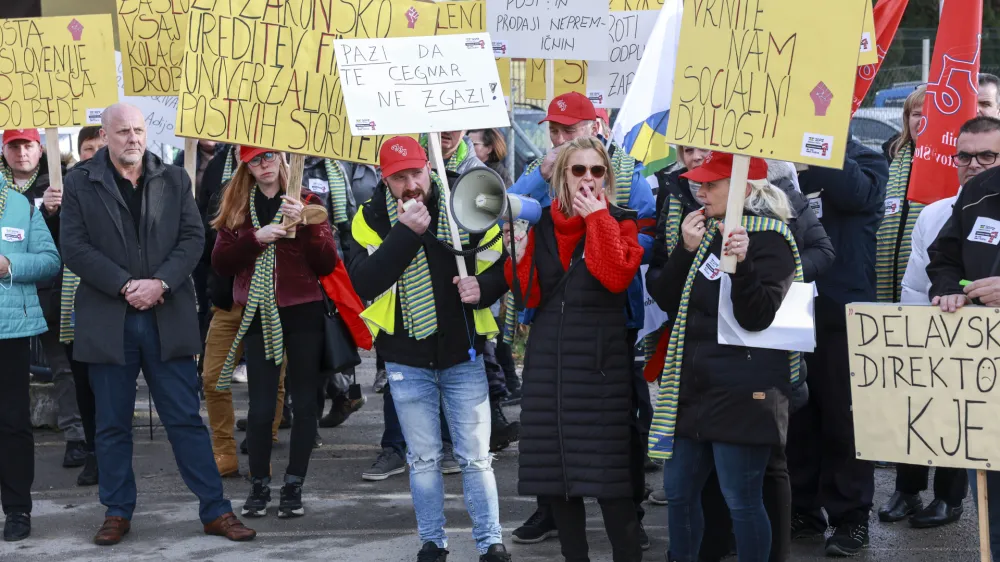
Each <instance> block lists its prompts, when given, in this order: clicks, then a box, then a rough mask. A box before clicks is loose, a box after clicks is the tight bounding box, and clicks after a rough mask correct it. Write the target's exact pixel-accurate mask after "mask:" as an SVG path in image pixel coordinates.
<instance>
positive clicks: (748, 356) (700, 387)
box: [647, 231, 795, 445]
mask: <svg viewBox="0 0 1000 562" xmlns="http://www.w3.org/2000/svg"><path fill="white" fill-rule="evenodd" d="M721 246H722V237H721V236H718V235H717V236H716V238H715V240H714V241H713V242H712V245H711V246H710V248H709V252H710V254H714V255H715V256H720V250H721ZM693 261H694V253H693V252H689V251H687V250H686V249H685V248H684V245H683V243H678V245H677V248H676V249H675V250H674V251H673V252H672V253H671V254H670V258H669V260H668V261H667V264H666V266H665V267H664V271H663V275H662V276H661V277H660V278H659V279H657V280H656V282H655V283H653V284H649V285H647V288H648V290H649V294H650V296H651V297H653V299H654V300H656V303H657V304H658V305H659V306H660V308H662V309H663V310H664V311H665V312H666V313H667V314H669V315H670V318H675V317H676V316H677V311H678V308H679V306H680V301H681V293H682V290H683V287H684V281H685V278H686V277H687V274H688V271H689V270H690V268H691V264H692V262H693ZM794 274H795V259H794V257H793V255H792V251H791V248H790V247H789V245H788V242H786V241H785V238H784V237H783V236H782V235H781V234H778V233H776V232H769V231H768V232H758V233H751V234H750V246H749V249H748V253H747V257H746V259H745V260H744V261H743V263H741V264H739V265H738V266H737V268H736V273H735V274H734V275H732V276H731V279H732V300H733V312H734V315H735V317H736V321H737V322H739V323H740V325H741V326H742V327H743V328H744V329H745V330H750V331H760V330H764V329H766V328H767V327H769V326H770V325H771V322H773V321H774V316H775V314H776V313H777V311H778V308H779V307H780V306H781V302H782V301H783V300H784V298H785V294H786V293H787V292H788V288H789V287H790V286H791V283H792V280H793V276H794ZM719 283H720V281H719V279H718V278H716V280H714V281H711V280H709V279H708V278H707V277H706V276H705V275H703V274H702V273H700V272H699V273H697V275H696V277H695V281H694V284H693V286H692V289H691V295H690V300H689V302H688V309H687V330H686V337H685V340H684V359H683V363H682V366H681V387H680V396H679V402H678V410H677V426H676V433H675V436H676V437H686V438H691V439H697V440H699V441H717V442H721V443H736V444H744V445H779V444H783V443H784V442H785V436H786V434H787V428H788V397H789V395H790V394H791V390H792V389H791V385H790V383H789V376H790V371H789V364H788V352H786V351H780V350H773V349H758V348H753V349H751V348H747V347H740V346H731V345H721V344H719V343H718V311H719Z"/></svg>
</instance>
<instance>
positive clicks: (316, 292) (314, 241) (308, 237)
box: [212, 190, 337, 308]
mask: <svg viewBox="0 0 1000 562" xmlns="http://www.w3.org/2000/svg"><path fill="white" fill-rule="evenodd" d="M302 198H303V200H304V201H305V202H306V203H307V204H308V203H316V202H317V201H318V199H317V198H316V196H315V195H313V194H311V193H307V192H306V191H305V190H303V191H302ZM255 233H256V229H255V228H254V227H253V223H252V222H251V221H250V215H249V213H248V214H247V218H246V220H245V221H243V225H242V226H240V227H239V228H238V229H236V230H235V231H233V230H230V229H228V228H223V229H221V230H219V236H218V238H216V240H215V248H214V249H213V250H212V267H214V268H215V270H216V272H218V273H219V275H226V276H232V277H234V278H235V279H234V280H233V301H234V302H236V303H238V304H240V305H242V306H245V305H246V304H247V295H248V294H249V292H250V278H251V277H253V270H254V265H255V264H256V262H257V256H259V255H260V254H261V253H262V252H263V251H264V250H265V249H266V248H267V246H266V245H264V244H261V243H259V242H257V238H256V237H255V236H254V234H255ZM275 247H276V250H277V261H276V264H275V268H274V271H275V282H274V290H275V295H276V296H277V298H278V306H279V307H281V308H283V307H286V306H294V305H297V304H305V303H307V302H316V301H319V300H322V299H323V293H322V289H321V287H320V283H319V278H320V277H323V276H324V275H329V274H330V273H331V272H332V271H333V268H334V267H335V266H336V265H337V246H336V243H335V242H334V240H333V232H332V231H331V230H330V224H329V222H327V221H323V222H322V223H320V224H314V225H310V226H299V227H298V228H297V229H296V231H295V238H285V239H282V240H278V241H277V242H276V243H275Z"/></svg>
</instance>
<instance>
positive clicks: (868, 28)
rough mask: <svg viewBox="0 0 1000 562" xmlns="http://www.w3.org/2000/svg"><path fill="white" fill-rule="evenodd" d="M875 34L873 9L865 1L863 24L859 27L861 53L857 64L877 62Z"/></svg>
mask: <svg viewBox="0 0 1000 562" xmlns="http://www.w3.org/2000/svg"><path fill="white" fill-rule="evenodd" d="M876 39H877V38H876V36H875V11H874V9H873V7H872V5H871V4H870V3H865V24H864V27H862V28H861V55H860V56H859V57H858V66H865V65H867V64H875V63H877V62H878V45H877V44H876Z"/></svg>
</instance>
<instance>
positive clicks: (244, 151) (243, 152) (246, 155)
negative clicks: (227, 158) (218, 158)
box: [240, 145, 277, 164]
mask: <svg viewBox="0 0 1000 562" xmlns="http://www.w3.org/2000/svg"><path fill="white" fill-rule="evenodd" d="M265 152H277V151H275V150H271V149H270V148H260V147H259V146H246V145H242V146H240V162H243V163H244V164H246V163H249V162H250V161H251V160H253V159H254V158H256V157H257V156H258V155H260V154H264V153H265Z"/></svg>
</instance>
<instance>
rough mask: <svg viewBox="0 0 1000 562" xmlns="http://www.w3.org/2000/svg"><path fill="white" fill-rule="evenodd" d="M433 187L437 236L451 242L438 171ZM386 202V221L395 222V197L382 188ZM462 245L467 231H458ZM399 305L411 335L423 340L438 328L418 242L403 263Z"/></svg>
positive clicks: (427, 271) (428, 276) (466, 242)
mask: <svg viewBox="0 0 1000 562" xmlns="http://www.w3.org/2000/svg"><path fill="white" fill-rule="evenodd" d="M431 179H432V181H433V184H434V189H436V190H437V201H438V220H437V233H436V235H437V239H438V240H440V241H442V242H444V243H446V244H448V245H449V246H451V224H450V223H449V222H448V220H449V219H448V209H447V201H445V198H444V197H443V196H442V195H441V187H440V186H441V182H440V180H439V179H438V176H437V174H435V173H433V172H432V173H431ZM385 206H386V209H388V211H389V225H390V226H396V223H397V222H398V221H399V217H398V216H397V214H396V199H395V198H394V197H393V196H392V192H390V191H389V190H388V189H387V190H385ZM461 240H462V246H467V245H469V233H468V232H466V231H464V230H462V231H461ZM398 295H399V306H400V309H401V310H402V313H403V327H404V328H406V332H407V333H408V334H409V335H410V337H412V338H414V339H417V340H422V339H426V338H428V337H429V336H430V335H431V334H433V333H434V332H436V331H437V310H436V309H435V308H434V286H433V283H432V281H431V270H430V267H429V265H428V263H427V253H426V252H425V251H424V247H423V246H422V245H421V246H420V249H418V250H417V255H416V256H414V258H413V260H412V261H410V265H408V266H406V270H404V271H403V276H402V277H401V278H400V280H399V286H398Z"/></svg>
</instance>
